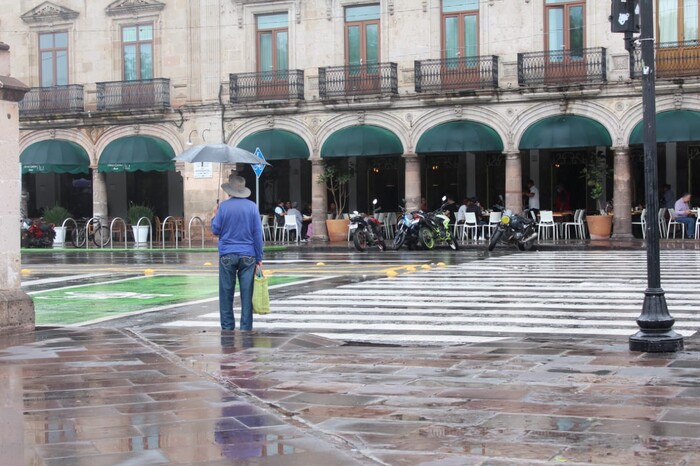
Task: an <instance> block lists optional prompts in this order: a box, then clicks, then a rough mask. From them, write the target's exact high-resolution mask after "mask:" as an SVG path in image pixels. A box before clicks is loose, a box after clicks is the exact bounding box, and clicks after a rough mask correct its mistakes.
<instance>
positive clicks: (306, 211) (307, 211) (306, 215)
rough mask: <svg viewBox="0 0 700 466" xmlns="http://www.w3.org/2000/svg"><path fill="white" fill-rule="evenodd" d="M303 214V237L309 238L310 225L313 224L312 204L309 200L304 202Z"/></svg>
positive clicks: (303, 238) (304, 238)
mask: <svg viewBox="0 0 700 466" xmlns="http://www.w3.org/2000/svg"><path fill="white" fill-rule="evenodd" d="M301 214H302V215H303V217H302V220H301V239H302V240H306V239H309V235H308V231H309V225H311V204H309V203H308V202H307V203H305V204H304V208H303V209H301Z"/></svg>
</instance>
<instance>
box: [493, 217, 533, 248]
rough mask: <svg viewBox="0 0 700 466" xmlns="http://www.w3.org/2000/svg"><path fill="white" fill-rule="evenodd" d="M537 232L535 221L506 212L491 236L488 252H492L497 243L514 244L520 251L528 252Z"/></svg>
mask: <svg viewBox="0 0 700 466" xmlns="http://www.w3.org/2000/svg"><path fill="white" fill-rule="evenodd" d="M536 239H537V230H536V224H535V221H534V220H532V219H530V218H526V217H521V216H520V215H515V214H514V213H513V212H512V211H510V210H506V211H504V212H503V214H502V216H501V222H500V223H499V224H498V226H497V227H496V231H494V232H493V234H492V235H491V240H490V241H489V251H493V249H494V248H495V247H496V244H498V242H499V241H500V242H502V243H510V244H516V245H517V246H518V249H520V250H521V251H530V250H531V249H532V248H533V246H534V245H535V240H536Z"/></svg>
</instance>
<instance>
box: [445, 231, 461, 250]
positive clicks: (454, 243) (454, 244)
mask: <svg viewBox="0 0 700 466" xmlns="http://www.w3.org/2000/svg"><path fill="white" fill-rule="evenodd" d="M448 244H449V245H450V248H452V250H453V251H456V250H458V249H459V245H458V244H457V240H456V239H455V237H454V236H452V235H450V239H449V241H448Z"/></svg>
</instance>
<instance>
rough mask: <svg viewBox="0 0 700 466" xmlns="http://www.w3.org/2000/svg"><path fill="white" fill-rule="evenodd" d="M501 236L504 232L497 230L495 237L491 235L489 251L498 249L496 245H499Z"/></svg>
mask: <svg viewBox="0 0 700 466" xmlns="http://www.w3.org/2000/svg"><path fill="white" fill-rule="evenodd" d="M501 236H503V232H502V231H501V230H496V231H495V232H494V233H493V235H491V240H490V241H489V251H493V248H495V247H496V244H498V241H499V240H500V239H501Z"/></svg>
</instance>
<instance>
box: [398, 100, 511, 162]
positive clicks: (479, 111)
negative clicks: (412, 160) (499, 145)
mask: <svg viewBox="0 0 700 466" xmlns="http://www.w3.org/2000/svg"><path fill="white" fill-rule="evenodd" d="M461 120H464V121H473V122H475V123H481V124H483V125H486V126H488V127H489V128H492V129H493V130H494V131H496V133H497V134H498V136H499V137H500V138H501V141H503V148H504V150H506V151H507V150H508V149H509V146H510V143H511V139H512V137H511V135H510V132H509V130H508V123H507V122H506V121H505V119H504V118H503V117H502V116H501V115H500V114H499V113H497V112H495V111H493V110H491V109H488V108H485V107H478V108H464V110H463V111H461V112H459V113H457V112H455V110H454V108H453V107H445V108H439V109H436V110H432V111H430V112H428V113H426V114H424V115H421V116H420V117H419V118H418V121H417V122H416V124H415V125H414V126H413V128H412V131H411V142H412V146H411V147H412V148H413V149H415V147H416V146H415V145H416V144H417V143H418V141H419V140H420V138H421V136H423V134H425V132H426V131H428V130H430V129H432V128H434V127H436V126H438V125H440V124H442V123H447V122H450V121H461Z"/></svg>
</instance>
